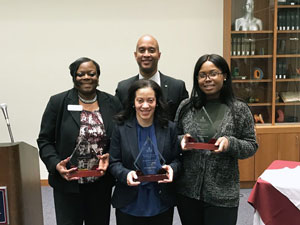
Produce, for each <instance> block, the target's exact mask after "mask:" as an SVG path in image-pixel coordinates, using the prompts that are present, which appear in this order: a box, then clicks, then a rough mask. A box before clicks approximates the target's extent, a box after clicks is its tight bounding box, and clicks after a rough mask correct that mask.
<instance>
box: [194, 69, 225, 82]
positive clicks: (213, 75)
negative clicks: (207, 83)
mask: <svg viewBox="0 0 300 225" xmlns="http://www.w3.org/2000/svg"><path fill="white" fill-rule="evenodd" d="M220 74H223V73H221V72H218V71H211V72H209V73H199V74H198V79H201V80H206V79H207V78H209V79H211V78H212V79H214V78H216V77H217V76H218V75H220Z"/></svg>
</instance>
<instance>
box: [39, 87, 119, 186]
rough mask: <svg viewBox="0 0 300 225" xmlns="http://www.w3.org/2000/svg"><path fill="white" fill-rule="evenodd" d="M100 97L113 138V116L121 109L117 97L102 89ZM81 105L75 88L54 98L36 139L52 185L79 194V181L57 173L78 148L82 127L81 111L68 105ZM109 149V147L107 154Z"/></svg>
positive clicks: (108, 130) (108, 128)
mask: <svg viewBox="0 0 300 225" xmlns="http://www.w3.org/2000/svg"><path fill="white" fill-rule="evenodd" d="M97 98H98V104H99V109H100V112H101V115H102V118H103V122H104V127H105V130H106V133H107V136H108V137H109V138H110V137H111V134H112V130H113V128H114V123H113V121H112V116H113V115H114V114H116V113H117V112H119V111H120V109H121V107H122V106H121V103H120V102H119V100H118V99H117V98H116V97H114V96H112V95H110V94H107V93H105V92H101V91H99V90H97ZM78 104H79V100H78V92H77V90H76V89H75V88H73V89H71V90H68V91H65V92H63V93H60V94H57V95H54V96H52V97H51V98H50V100H49V102H48V104H47V107H46V109H45V112H44V114H43V117H42V122H41V129H40V133H39V137H38V139H37V143H38V146H39V151H40V157H41V159H42V161H43V162H44V163H45V165H46V167H47V169H48V172H49V180H48V181H49V184H50V185H51V186H52V187H54V188H57V189H59V190H61V191H66V192H77V191H78V182H77V181H71V182H68V181H66V180H65V179H63V178H62V177H61V176H60V174H59V173H58V171H57V170H56V165H57V164H58V163H59V162H60V161H61V160H63V159H66V158H67V157H69V156H70V155H71V154H72V152H73V150H74V148H75V144H76V140H77V137H78V135H79V128H80V111H69V110H68V105H78ZM108 148H109V146H108V147H107V149H106V150H105V151H108ZM104 179H105V178H104Z"/></svg>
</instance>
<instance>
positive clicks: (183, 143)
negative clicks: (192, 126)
mask: <svg viewBox="0 0 300 225" xmlns="http://www.w3.org/2000/svg"><path fill="white" fill-rule="evenodd" d="M191 137H192V136H191V135H190V134H185V135H184V136H183V137H182V139H181V142H180V145H181V149H182V150H189V149H188V148H187V147H186V143H187V142H188V139H189V138H191Z"/></svg>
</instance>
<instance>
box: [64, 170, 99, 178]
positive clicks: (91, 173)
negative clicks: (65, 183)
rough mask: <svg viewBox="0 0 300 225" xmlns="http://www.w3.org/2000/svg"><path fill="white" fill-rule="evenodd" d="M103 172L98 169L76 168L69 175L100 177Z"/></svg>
mask: <svg viewBox="0 0 300 225" xmlns="http://www.w3.org/2000/svg"><path fill="white" fill-rule="evenodd" d="M102 175H103V173H100V171H99V170H77V171H75V172H72V173H70V174H69V177H100V176H102Z"/></svg>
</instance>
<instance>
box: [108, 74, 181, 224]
mask: <svg viewBox="0 0 300 225" xmlns="http://www.w3.org/2000/svg"><path fill="white" fill-rule="evenodd" d="M164 111H165V103H164V102H163V99H162V91H161V88H160V87H159V85H158V84H156V83H155V82H154V81H152V80H138V81H136V82H134V83H133V84H132V85H131V87H130V88H129V91H128V102H127V104H126V108H125V110H124V111H122V112H121V113H120V114H118V115H117V116H116V117H115V118H116V119H117V121H118V125H116V127H115V129H114V132H113V134H112V140H111V145H110V166H109V170H110V172H111V174H112V175H113V176H114V177H115V178H116V187H115V189H114V193H113V197H112V205H113V206H114V207H115V208H116V218H117V225H128V224H130V225H152V224H153V225H154V224H155V225H160V224H162V225H171V224H172V221H173V211H174V204H175V198H174V187H173V183H172V182H173V179H174V178H175V177H176V176H177V174H178V172H179V169H180V161H179V154H180V151H179V143H178V139H177V136H176V135H177V134H176V128H175V124H174V123H173V122H171V121H168V120H167V119H166V118H167V117H165V116H164ZM147 144H148V145H147ZM145 145H147V146H148V147H149V146H150V147H149V148H145ZM146 149H147V150H148V152H147V151H146ZM149 149H150V150H149ZM151 157H152V159H150V160H149V161H147V160H148V159H149V158H151ZM161 161H162V162H161ZM136 170H141V171H142V172H143V174H144V175H145V174H156V173H157V171H159V170H160V171H165V172H166V177H165V178H164V179H160V180H159V181H158V182H156V181H155V182H149V181H146V182H142V181H138V180H136V179H138V178H140V177H139V176H138V174H137V172H136Z"/></svg>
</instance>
